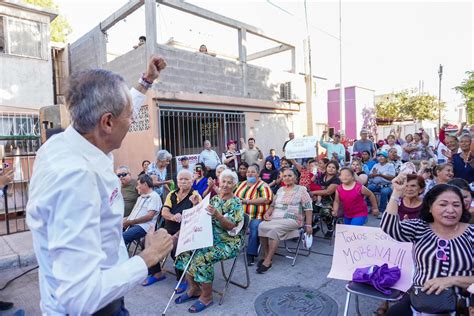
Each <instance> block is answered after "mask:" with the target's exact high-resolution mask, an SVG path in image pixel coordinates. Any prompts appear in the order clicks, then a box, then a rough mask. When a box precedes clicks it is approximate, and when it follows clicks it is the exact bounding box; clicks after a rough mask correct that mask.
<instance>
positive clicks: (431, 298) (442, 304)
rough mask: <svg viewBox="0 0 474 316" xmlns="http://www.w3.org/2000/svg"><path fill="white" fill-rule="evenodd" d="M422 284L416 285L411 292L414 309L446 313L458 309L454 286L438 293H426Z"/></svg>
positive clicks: (430, 312)
mask: <svg viewBox="0 0 474 316" xmlns="http://www.w3.org/2000/svg"><path fill="white" fill-rule="evenodd" d="M421 289H422V287H421V286H414V287H413V288H412V290H411V292H410V301H411V305H412V306H413V308H414V309H416V310H417V311H418V312H421V313H427V314H446V313H452V312H455V311H456V306H457V298H456V293H455V292H454V289H453V288H448V289H444V290H443V292H441V293H440V294H438V295H436V294H434V293H432V294H426V292H423V291H422V290H421Z"/></svg>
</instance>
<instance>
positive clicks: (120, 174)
mask: <svg viewBox="0 0 474 316" xmlns="http://www.w3.org/2000/svg"><path fill="white" fill-rule="evenodd" d="M126 176H128V173H118V174H117V177H119V178H123V177H126Z"/></svg>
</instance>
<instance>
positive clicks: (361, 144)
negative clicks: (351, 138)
mask: <svg viewBox="0 0 474 316" xmlns="http://www.w3.org/2000/svg"><path fill="white" fill-rule="evenodd" d="M368 135H369V133H368V131H367V130H366V129H363V130H361V131H360V139H359V140H358V141H356V142H355V143H354V148H353V150H354V151H358V152H363V151H368V152H370V156H371V158H372V157H375V146H374V143H373V142H372V141H371V140H369V139H368V138H367V137H368Z"/></svg>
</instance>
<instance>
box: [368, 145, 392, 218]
mask: <svg viewBox="0 0 474 316" xmlns="http://www.w3.org/2000/svg"><path fill="white" fill-rule="evenodd" d="M377 159H378V161H379V162H378V163H377V164H376V165H375V166H374V167H373V168H372V170H371V172H370V174H369V185H368V187H367V188H368V189H369V190H370V191H372V192H374V193H376V192H380V199H379V210H380V216H379V217H380V218H382V217H381V216H382V214H383V212H385V208H386V207H387V203H388V199H389V197H390V195H391V194H392V179H393V178H395V174H396V172H395V168H394V166H393V164H391V163H388V154H387V152H386V151H381V152H379V153H378V154H377Z"/></svg>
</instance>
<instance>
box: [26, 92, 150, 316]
mask: <svg viewBox="0 0 474 316" xmlns="http://www.w3.org/2000/svg"><path fill="white" fill-rule="evenodd" d="M131 94H132V100H133V104H134V108H135V109H134V110H135V111H134V112H136V107H138V108H140V107H141V105H142V104H143V101H144V95H143V94H141V93H140V92H138V91H137V90H135V89H131ZM29 194H30V197H29V201H28V205H27V223H28V226H29V228H30V230H31V233H32V236H33V247H34V250H35V253H36V258H37V260H38V264H39V267H40V269H39V284H40V293H41V310H42V312H43V314H44V315H64V314H71V315H85V314H92V313H94V312H96V311H97V310H99V309H101V308H102V307H104V306H105V305H107V304H108V303H110V302H112V301H113V300H115V299H117V298H120V297H122V296H124V294H125V293H127V291H129V290H130V289H132V288H133V287H134V286H135V285H136V284H138V283H139V282H140V281H143V279H144V278H145V277H146V275H147V266H146V264H145V262H144V261H143V259H142V258H141V257H138V256H135V257H132V258H129V257H128V253H127V249H126V248H125V244H124V241H123V238H122V221H123V217H122V216H123V210H124V202H123V197H122V194H121V192H120V181H119V179H118V178H117V176H116V175H115V173H114V166H113V156H112V154H109V155H106V154H104V152H102V151H101V150H100V149H99V148H97V147H96V146H94V145H92V143H90V142H89V141H87V140H86V139H85V138H84V137H83V136H82V135H80V134H79V133H78V132H77V131H76V130H75V129H74V128H73V127H72V126H69V127H68V128H67V129H66V130H65V131H64V132H63V133H60V134H57V135H54V136H53V137H52V138H51V139H49V140H48V141H47V142H46V143H45V144H44V145H43V146H41V148H40V149H39V151H38V153H37V156H36V161H35V166H34V172H33V177H32V178H31V183H30V190H29Z"/></svg>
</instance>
